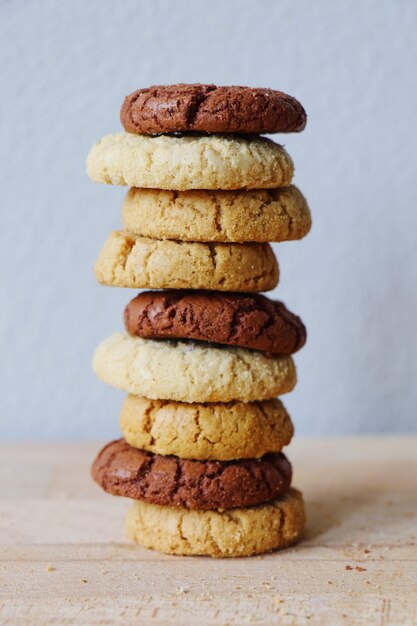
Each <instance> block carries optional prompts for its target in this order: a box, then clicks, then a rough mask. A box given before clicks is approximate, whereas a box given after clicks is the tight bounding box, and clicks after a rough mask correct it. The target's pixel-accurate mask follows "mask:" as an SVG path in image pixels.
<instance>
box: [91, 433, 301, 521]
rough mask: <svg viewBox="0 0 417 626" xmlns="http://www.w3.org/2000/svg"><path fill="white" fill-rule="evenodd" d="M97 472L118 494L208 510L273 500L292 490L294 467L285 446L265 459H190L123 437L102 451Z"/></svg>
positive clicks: (107, 487) (106, 486) (96, 476)
mask: <svg viewBox="0 0 417 626" xmlns="http://www.w3.org/2000/svg"><path fill="white" fill-rule="evenodd" d="M92 476H93V478H94V480H95V481H96V482H97V483H98V484H99V485H100V486H101V487H102V488H103V489H104V490H105V491H108V492H109V493H111V494H113V495H117V496H125V497H127V498H132V499H133V500H145V501H146V502H150V503H153V504H160V505H164V506H182V507H186V508H189V509H199V510H207V509H219V508H223V509H231V508H234V507H246V506H253V505H257V504H262V503H264V502H268V501H270V500H274V499H275V498H277V497H278V496H280V495H282V494H283V493H285V492H286V491H288V489H289V487H290V484H291V476H292V469H291V464H290V462H289V461H288V459H287V458H286V456H285V455H284V454H282V453H281V452H279V453H277V454H267V455H265V456H264V457H262V458H261V459H243V460H237V461H191V460H185V459H179V458H178V457H175V456H161V455H159V454H152V453H150V452H146V451H145V450H139V449H137V448H132V447H131V446H129V444H127V443H126V441H124V439H118V440H116V441H112V442H111V443H109V444H107V446H105V447H104V448H103V449H102V450H101V451H100V452H99V454H98V456H97V458H96V459H95V461H94V463H93V466H92Z"/></svg>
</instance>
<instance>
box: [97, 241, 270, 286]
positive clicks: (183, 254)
mask: <svg viewBox="0 0 417 626" xmlns="http://www.w3.org/2000/svg"><path fill="white" fill-rule="evenodd" d="M94 269H95V274H96V278H97V280H98V282H99V283H101V284H103V285H110V286H113V287H132V288H145V289H146V288H148V289H149V288H150V289H164V288H171V287H172V288H177V289H217V290H220V291H249V292H250V291H255V292H257V291H268V290H269V289H274V287H276V285H277V283H278V276H279V272H278V264H277V261H276V258H275V255H274V253H273V251H272V248H271V246H270V245H269V244H266V243H246V244H237V243H236V244H232V243H223V244H222V243H191V242H182V241H168V240H165V241H160V240H158V239H148V238H146V237H138V236H137V235H133V234H131V233H129V232H127V231H114V232H112V233H110V235H109V237H108V238H107V240H106V242H105V244H104V246H103V248H102V250H101V252H100V254H99V257H98V259H97V262H96V264H95V267H94Z"/></svg>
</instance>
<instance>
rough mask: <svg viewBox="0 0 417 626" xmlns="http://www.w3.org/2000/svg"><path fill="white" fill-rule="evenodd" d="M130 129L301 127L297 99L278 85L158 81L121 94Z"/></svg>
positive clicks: (212, 130) (126, 125) (301, 111)
mask: <svg viewBox="0 0 417 626" xmlns="http://www.w3.org/2000/svg"><path fill="white" fill-rule="evenodd" d="M120 119H121V122H122V124H123V126H124V128H125V129H126V130H127V131H129V132H131V133H143V134H147V133H150V134H152V133H172V132H187V131H198V132H207V133H277V132H280V133H286V132H299V131H301V130H303V129H304V128H305V125H306V121H307V116H306V113H305V111H304V109H303V107H302V106H301V104H300V103H299V102H298V100H296V99H295V98H293V97H292V96H288V95H287V94H286V93H283V92H282V91H276V90H273V89H263V88H256V87H237V86H233V87H217V86H216V85H201V84H193V85H185V84H179V85H158V86H153V87H148V88H146V89H138V90H137V91H135V92H134V93H132V94H130V95H129V96H127V97H126V98H125V101H124V103H123V106H122V110H121V113H120Z"/></svg>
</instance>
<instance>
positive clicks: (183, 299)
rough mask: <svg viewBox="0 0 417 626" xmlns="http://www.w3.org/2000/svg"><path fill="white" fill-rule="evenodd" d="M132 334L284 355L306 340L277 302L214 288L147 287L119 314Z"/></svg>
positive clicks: (298, 325)
mask: <svg viewBox="0 0 417 626" xmlns="http://www.w3.org/2000/svg"><path fill="white" fill-rule="evenodd" d="M124 319H125V326H126V330H127V332H128V333H130V334H131V335H135V336H139V337H143V338H147V339H174V338H175V339H193V340H197V341H208V342H214V343H220V344H226V345H228V346H239V347H241V348H249V349H251V350H261V351H264V352H270V353H272V354H283V355H289V354H293V353H294V352H297V350H299V349H300V348H301V347H302V346H303V345H304V343H305V341H306V329H305V326H304V324H303V323H302V321H301V320H300V318H299V317H298V316H297V315H294V313H291V312H290V311H288V309H287V308H286V307H285V305H284V304H283V303H282V302H277V301H274V300H269V298H266V297H265V296H261V295H258V294H237V293H221V292H216V291H208V292H203V291H177V290H172V291H146V292H143V293H140V294H139V295H138V296H136V298H134V299H133V300H131V301H130V302H129V304H128V305H127V307H126V308H125V312H124Z"/></svg>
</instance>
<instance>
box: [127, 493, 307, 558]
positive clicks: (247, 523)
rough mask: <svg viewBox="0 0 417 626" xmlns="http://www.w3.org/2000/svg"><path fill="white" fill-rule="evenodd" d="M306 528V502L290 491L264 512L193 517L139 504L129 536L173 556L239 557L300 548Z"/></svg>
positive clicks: (181, 510) (130, 520)
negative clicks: (297, 543) (300, 539)
mask: <svg viewBox="0 0 417 626" xmlns="http://www.w3.org/2000/svg"><path fill="white" fill-rule="evenodd" d="M304 526H305V510H304V502H303V497H302V495H301V493H300V492H299V491H297V490H296V489H292V488H291V489H290V490H289V491H288V492H287V493H286V494H284V495H283V496H281V497H280V498H279V499H277V500H274V501H273V502H269V503H268V504H263V505H260V506H254V507H247V508H242V509H240V508H238V509H230V510H228V511H193V510H189V509H185V508H179V507H175V508H174V507H168V506H158V505H155V504H148V503H147V502H141V501H136V502H134V504H133V506H132V508H131V509H130V511H129V513H128V515H127V525H126V530H127V535H128V538H129V539H131V540H133V541H135V542H136V543H139V544H141V545H142V546H145V547H146V548H152V549H154V550H159V551H160V552H165V553H167V554H183V555H205V556H212V557H217V558H220V557H239V556H251V555H254V554H262V553H264V552H271V551H272V550H278V549H280V548H285V547H287V546H289V545H291V544H293V543H295V542H296V541H297V540H298V539H299V538H300V537H301V535H302V533H303V530H304Z"/></svg>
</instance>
